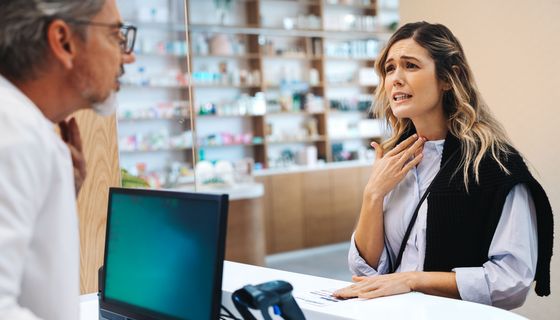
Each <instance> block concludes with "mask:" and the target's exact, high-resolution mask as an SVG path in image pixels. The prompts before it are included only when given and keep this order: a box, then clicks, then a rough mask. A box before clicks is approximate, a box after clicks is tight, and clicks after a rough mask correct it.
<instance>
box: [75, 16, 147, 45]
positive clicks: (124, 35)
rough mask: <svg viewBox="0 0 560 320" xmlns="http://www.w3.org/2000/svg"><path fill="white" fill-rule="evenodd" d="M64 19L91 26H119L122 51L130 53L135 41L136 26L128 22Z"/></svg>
mask: <svg viewBox="0 0 560 320" xmlns="http://www.w3.org/2000/svg"><path fill="white" fill-rule="evenodd" d="M65 21H67V22H70V23H75V24H88V25H92V26H99V27H108V28H119V35H120V38H121V42H120V45H121V49H122V51H123V53H126V54H131V53H132V51H133V50H134V43H135V42H136V27H135V26H133V25H130V24H123V23H103V22H95V21H88V20H74V19H65Z"/></svg>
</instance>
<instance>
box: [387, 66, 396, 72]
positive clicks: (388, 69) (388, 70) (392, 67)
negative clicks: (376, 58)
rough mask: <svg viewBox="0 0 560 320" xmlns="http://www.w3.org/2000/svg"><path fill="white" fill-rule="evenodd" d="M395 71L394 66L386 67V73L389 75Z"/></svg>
mask: <svg viewBox="0 0 560 320" xmlns="http://www.w3.org/2000/svg"><path fill="white" fill-rule="evenodd" d="M393 70H395V67H394V66H392V65H390V66H386V67H385V72H386V73H389V72H391V71H393Z"/></svg>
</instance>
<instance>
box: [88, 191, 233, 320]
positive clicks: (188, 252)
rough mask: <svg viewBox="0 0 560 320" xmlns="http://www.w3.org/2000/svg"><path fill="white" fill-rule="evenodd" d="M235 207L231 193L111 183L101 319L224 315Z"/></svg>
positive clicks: (101, 279) (176, 319)
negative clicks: (226, 257)
mask: <svg viewBox="0 0 560 320" xmlns="http://www.w3.org/2000/svg"><path fill="white" fill-rule="evenodd" d="M227 209H228V196H227V195H212V194H202V193H185V192H177V191H163V190H143V189H125V188H111V189H110V190H109V207H108V215H107V233H106V238H105V254H104V264H103V267H102V268H101V269H100V272H99V276H100V277H99V319H101V320H121V319H122V320H148V319H150V320H152V319H158V320H171V319H173V320H187V319H188V320H191V319H193V320H198V319H208V320H210V319H211V320H214V319H218V318H219V312H220V306H221V296H222V295H221V292H222V291H221V287H222V270H223V263H224V251H225V240H226V225H227Z"/></svg>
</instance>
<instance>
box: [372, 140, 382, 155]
mask: <svg viewBox="0 0 560 320" xmlns="http://www.w3.org/2000/svg"><path fill="white" fill-rule="evenodd" d="M370 146H371V147H372V148H373V149H374V150H375V159H381V158H383V149H382V148H381V146H380V145H379V143H377V142H375V141H372V142H371V143H370Z"/></svg>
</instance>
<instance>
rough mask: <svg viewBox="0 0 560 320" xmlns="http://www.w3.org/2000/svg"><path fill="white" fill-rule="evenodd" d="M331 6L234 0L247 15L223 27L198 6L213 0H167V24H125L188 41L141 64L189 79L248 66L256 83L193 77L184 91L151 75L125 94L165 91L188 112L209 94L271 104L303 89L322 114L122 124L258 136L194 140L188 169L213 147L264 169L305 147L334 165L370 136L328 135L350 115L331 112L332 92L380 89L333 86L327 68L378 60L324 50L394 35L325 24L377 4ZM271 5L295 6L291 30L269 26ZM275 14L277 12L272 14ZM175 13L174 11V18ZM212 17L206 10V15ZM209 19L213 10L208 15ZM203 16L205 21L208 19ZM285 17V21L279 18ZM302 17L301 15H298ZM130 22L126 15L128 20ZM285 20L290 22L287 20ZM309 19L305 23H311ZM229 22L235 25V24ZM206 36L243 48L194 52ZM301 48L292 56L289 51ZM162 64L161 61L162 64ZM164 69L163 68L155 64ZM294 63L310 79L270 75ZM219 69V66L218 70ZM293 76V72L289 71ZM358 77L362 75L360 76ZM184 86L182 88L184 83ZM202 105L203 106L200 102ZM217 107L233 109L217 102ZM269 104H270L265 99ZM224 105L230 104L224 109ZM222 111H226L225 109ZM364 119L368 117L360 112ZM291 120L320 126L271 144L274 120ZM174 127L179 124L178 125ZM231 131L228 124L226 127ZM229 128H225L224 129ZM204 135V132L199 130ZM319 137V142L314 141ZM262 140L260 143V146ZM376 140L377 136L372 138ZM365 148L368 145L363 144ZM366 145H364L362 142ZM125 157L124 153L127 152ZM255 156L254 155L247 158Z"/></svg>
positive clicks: (312, 0)
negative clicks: (273, 155) (274, 152)
mask: <svg viewBox="0 0 560 320" xmlns="http://www.w3.org/2000/svg"><path fill="white" fill-rule="evenodd" d="M330 2H331V1H329V0H301V1H295V0H236V1H232V5H233V6H234V7H235V9H234V10H233V12H232V13H231V15H232V16H236V17H242V18H241V19H237V18H236V21H226V23H225V24H222V23H209V22H208V21H212V19H208V15H203V14H201V13H200V12H201V11H200V10H199V8H200V6H206V9H208V7H209V6H213V5H214V4H213V2H211V1H205V0H186V1H185V2H183V1H175V0H169V1H168V5H169V10H170V11H174V12H170V14H169V15H170V20H169V21H168V22H145V21H140V20H135V18H134V17H132V19H131V18H127V21H129V22H131V23H133V24H135V25H137V26H138V28H139V31H140V32H141V33H140V34H145V33H149V32H160V33H162V34H164V33H167V34H168V35H170V36H169V37H170V38H173V39H174V41H180V42H182V43H183V45H184V47H181V48H184V49H181V50H178V51H174V50H175V49H174V48H173V44H174V43H171V49H170V48H168V47H166V45H165V44H162V45H160V46H159V47H155V48H150V47H148V48H146V47H145V46H140V48H139V51H138V52H137V56H138V58H139V59H141V60H142V59H148V60H146V61H163V62H165V63H166V64H170V63H177V65H179V66H180V69H181V73H182V74H183V75H185V76H186V77H187V78H188V73H190V74H191V75H193V74H195V73H196V72H198V71H199V70H198V69H197V66H200V65H207V66H211V68H216V66H217V65H219V64H224V65H229V64H234V65H243V66H244V68H246V69H247V70H249V71H250V72H251V73H254V74H251V75H250V76H252V77H253V79H252V81H245V80H244V81H232V80H231V79H229V78H227V79H224V78H222V79H215V78H213V76H216V73H215V72H214V73H212V72H209V77H210V78H209V80H206V79H202V78H197V79H194V78H192V77H191V83H190V84H187V85H182V84H181V85H158V84H143V83H145V82H147V81H151V80H154V82H156V81H158V82H160V83H162V81H159V80H161V79H159V78H158V75H157V74H156V75H147V76H146V77H147V78H146V79H145V80H146V81H144V82H137V84H134V83H123V88H125V89H128V90H130V91H131V92H134V94H136V92H138V94H139V95H140V94H142V92H147V91H153V92H158V94H160V95H162V94H163V93H164V92H165V93H166V94H168V95H175V96H176V98H175V99H181V100H188V101H189V102H190V106H191V107H192V108H193V109H196V105H197V104H199V105H200V104H201V103H206V102H210V101H206V102H205V101H204V100H201V99H202V97H204V96H205V95H206V96H208V95H210V96H214V95H216V93H220V92H221V93H223V92H238V94H239V95H243V94H246V95H248V96H250V97H253V96H255V94H256V93H259V92H263V93H265V95H266V97H267V99H268V97H269V94H270V93H273V95H274V93H278V92H282V91H283V90H294V91H298V90H302V89H301V88H302V87H303V88H305V90H307V92H309V93H311V94H313V95H314V96H315V97H321V98H322V99H323V102H322V104H323V110H322V111H317V110H315V111H314V112H308V111H306V110H283V111H281V112H268V111H267V112H268V113H266V114H259V115H253V114H250V113H251V112H240V114H235V112H231V111H227V112H226V111H223V114H220V112H217V114H211V115H208V114H204V115H196V116H195V117H193V118H190V117H180V116H179V117H160V118H158V117H155V118H150V117H140V118H138V117H137V118H134V117H131V118H123V119H119V121H120V122H123V125H128V126H130V123H134V122H136V121H137V122H139V123H141V125H144V124H145V123H147V122H149V121H150V120H154V121H169V123H175V122H179V123H180V125H181V126H182V127H183V128H184V130H190V131H192V132H193V136H194V137H195V139H196V136H197V135H199V136H200V134H199V132H201V130H199V129H203V128H204V127H205V126H206V125H207V124H208V123H209V122H216V121H218V122H219V121H226V120H227V119H231V121H242V122H243V123H245V124H246V125H244V126H245V127H249V130H250V133H251V135H252V137H255V138H257V140H255V141H256V142H255V143H245V144H218V145H201V144H200V141H201V140H199V141H195V142H194V145H195V146H196V147H195V148H194V150H193V148H184V149H183V151H184V152H185V159H186V162H188V163H194V162H195V160H197V159H198V157H199V153H198V149H212V150H219V149H220V148H228V150H230V149H232V148H242V149H243V150H244V151H243V152H244V153H247V154H248V155H249V156H251V157H253V158H254V160H255V162H259V163H261V164H262V167H263V168H268V167H269V157H270V150H271V149H273V148H278V147H279V146H281V145H284V144H302V145H303V146H305V145H310V144H312V145H314V146H315V147H316V148H317V152H318V157H319V158H320V159H323V160H325V161H326V162H330V161H333V155H332V144H333V143H337V142H340V141H346V140H352V139H354V140H356V141H360V140H367V139H368V137H365V138H364V137H353V136H349V137H347V138H344V139H341V138H331V135H330V134H329V132H328V128H329V119H332V118H336V117H340V116H343V115H346V114H349V113H348V112H338V111H337V110H331V109H330V105H331V103H330V101H329V99H330V94H331V93H332V92H333V91H336V90H345V89H352V90H356V92H357V93H360V94H371V95H372V94H373V91H374V90H375V89H376V87H375V86H371V85H363V84H360V83H359V82H357V79H353V80H352V81H350V82H344V83H338V82H336V83H333V82H331V81H329V71H330V68H331V67H330V64H333V63H334V64H336V63H355V64H357V65H359V66H358V68H363V67H366V68H372V67H373V66H374V63H375V57H374V56H371V57H369V56H364V55H344V54H338V53H337V54H332V53H329V52H327V44H328V43H330V42H334V43H336V42H349V43H350V42H352V41H366V40H367V39H375V40H379V41H380V42H383V41H385V40H386V39H387V38H388V37H389V33H388V32H387V31H384V30H377V29H375V30H373V29H372V30H368V31H364V30H362V29H363V26H362V27H360V28H355V29H352V30H345V31H343V30H339V29H340V28H339V29H337V28H332V26H328V25H326V21H325V20H326V18H327V15H328V14H332V13H333V12H337V10H349V12H352V13H353V14H355V15H357V16H375V15H376V13H377V5H376V1H375V0H371V2H370V3H369V4H362V2H360V4H358V2H357V1H355V4H351V5H349V4H331V3H330ZM274 6H281V7H282V8H288V7H293V8H296V9H295V10H292V12H297V15H298V16H297V17H293V16H292V23H295V24H294V25H292V26H283V25H282V20H278V21H276V22H274V23H270V20H271V19H270V18H269V17H267V14H268V13H269V12H274V8H276V7H274ZM185 8H186V13H187V16H183V15H182V14H181V11H183V9H185ZM271 8H272V9H271ZM175 11H176V12H175ZM206 13H208V10H207V12H206ZM210 13H212V12H210ZM203 16H205V17H203ZM277 16H282V17H283V19H286V17H284V15H282V14H277ZM300 16H301V17H300ZM302 17H303V18H302ZM125 18H126V17H125ZM288 18H290V17H289V16H288ZM306 19H307V20H306ZM230 20H231V19H230ZM300 20H302V21H304V22H305V21H308V22H306V23H307V24H301V21H300ZM309 21H315V22H316V21H319V24H311V23H309ZM199 35H203V36H205V37H208V38H210V37H213V36H215V35H227V37H231V38H235V39H240V40H239V41H240V42H239V43H240V44H242V45H241V47H242V49H239V50H237V49H236V50H233V51H232V50H230V52H228V53H223V52H218V53H216V52H212V50H206V52H203V53H201V52H199V51H198V49H197V48H196V41H195V39H196V37H197V36H199ZM269 41H270V42H273V41H276V43H275V45H277V44H278V43H283V42H286V43H294V45H293V46H294V47H289V46H288V47H286V48H282V47H281V46H280V47H276V46H274V45H273V46H270V45H269V44H268V43H269ZM294 48H295V49H296V50H292V49H294ZM158 59H159V60H158ZM158 63H159V62H158ZM285 64H286V65H289V64H299V65H301V69H299V68H300V67H298V68H297V70H296V71H297V72H300V73H302V74H305V75H306V76H304V78H305V77H307V79H303V81H296V82H281V81H280V79H278V78H273V77H270V75H271V74H272V72H273V70H270V69H271V68H270V66H271V65H285ZM220 68H221V66H220ZM312 69H315V70H316V73H317V74H316V76H317V78H318V79H316V80H315V81H313V82H312V81H310V77H311V76H310V70H312ZM292 71H293V70H290V71H288V72H287V73H291V72H292ZM355 77H356V78H357V75H356V76H355ZM181 83H182V82H181ZM197 99H198V100H197ZM214 103H230V102H227V101H226V102H223V101H222V102H220V101H214ZM267 104H268V101H267ZM224 105H225V104H224ZM222 106H223V105H222ZM362 115H363V116H364V117H365V116H366V115H365V113H364V112H362ZM289 117H293V119H294V122H296V121H300V122H302V121H303V122H306V121H307V122H313V123H315V124H316V132H315V133H312V132H311V130H310V135H309V137H307V138H305V139H295V140H293V139H288V140H281V141H278V139H269V138H270V137H269V135H270V126H271V124H274V123H275V122H276V121H289V120H278V119H287V118H289ZM175 125H177V124H175ZM226 127H227V126H226ZM227 129H228V128H224V131H227ZM202 131H203V130H202ZM313 134H317V135H318V137H317V136H313ZM259 137H261V139H262V142H260V141H258V138H259ZM371 138H375V137H371ZM360 143H364V141H361V142H360ZM364 145H367V142H366V143H364ZM123 151H124V150H123ZM164 151H166V149H162V150H146V151H142V150H139V151H124V152H125V153H127V154H131V153H132V154H134V153H136V152H164ZM167 151H172V152H175V151H181V150H167ZM248 151H250V152H248Z"/></svg>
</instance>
